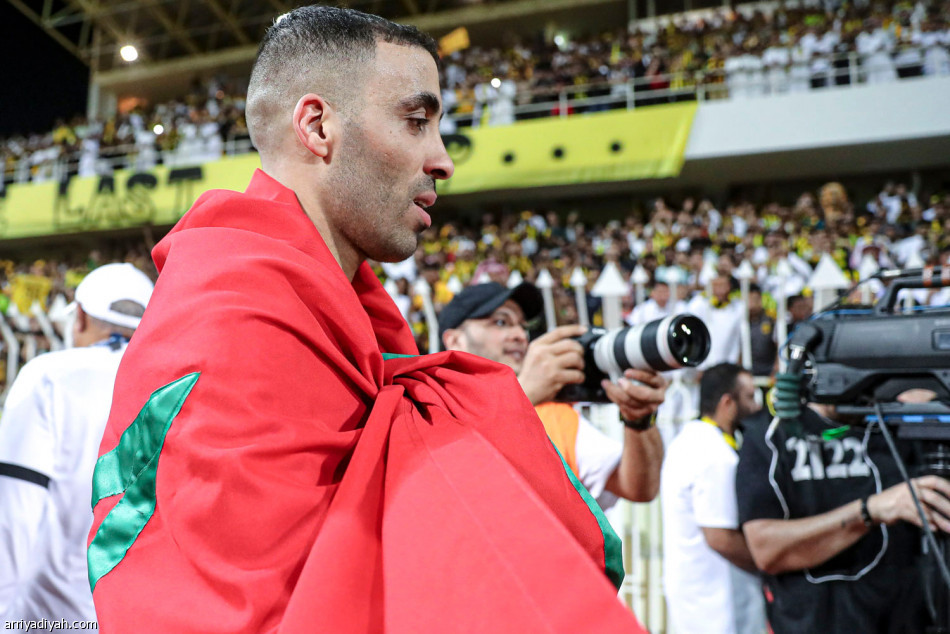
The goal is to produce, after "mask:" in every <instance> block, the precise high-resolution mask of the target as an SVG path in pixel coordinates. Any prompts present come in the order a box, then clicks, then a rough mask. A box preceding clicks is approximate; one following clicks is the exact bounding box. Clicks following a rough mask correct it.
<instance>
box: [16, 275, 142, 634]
mask: <svg viewBox="0 0 950 634" xmlns="http://www.w3.org/2000/svg"><path fill="white" fill-rule="evenodd" d="M151 294H152V282H151V280H150V279H149V278H148V277H147V276H146V275H145V274H144V273H142V272H141V271H139V270H138V269H136V268H135V267H134V266H132V265H131V264H107V265H105V266H102V267H99V268H97V269H95V270H94V271H92V272H91V273H90V274H89V275H87V276H86V278H85V279H84V280H83V281H82V283H81V284H80V285H79V287H78V288H77V289H76V301H75V302H74V304H73V305H72V306H71V308H72V309H73V310H74V311H75V322H74V325H73V343H74V345H75V346H76V347H75V348H72V349H68V350H62V351H59V352H51V353H49V354H44V355H41V356H39V357H36V358H35V359H33V360H32V361H30V362H29V363H27V364H26V365H25V366H24V367H23V369H22V370H21V371H20V373H19V375H18V376H17V378H16V381H15V382H14V383H13V386H12V387H11V389H10V393H9V395H8V396H7V400H6V404H5V406H4V409H3V415H2V418H0V620H5V621H6V622H8V623H9V622H13V627H14V628H17V627H24V628H25V627H26V625H25V622H26V621H30V620H33V621H40V620H41V619H44V618H45V619H47V620H49V621H57V620H61V619H65V620H67V621H82V620H85V621H94V620H95V618H96V613H95V608H94V607H93V603H92V593H91V592H90V590H89V579H88V573H87V569H86V538H87V536H88V534H89V528H90V526H91V525H92V519H93V516H92V508H91V503H90V500H91V499H92V472H93V469H94V468H95V464H96V458H97V456H98V454H99V443H100V441H101V439H102V433H103V429H104V427H105V424H106V420H107V419H108V417H109V407H110V405H111V403H112V387H113V384H114V383H115V376H116V372H117V371H118V368H119V361H120V360H121V358H122V355H123V353H124V352H125V348H126V344H127V343H128V341H129V338H130V337H131V336H132V333H133V332H134V331H135V329H136V328H137V327H138V325H139V322H140V321H141V319H142V314H143V313H144V312H145V306H146V305H147V304H148V300H149V298H150V297H151ZM21 619H22V620H23V621H21Z"/></svg>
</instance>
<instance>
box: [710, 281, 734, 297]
mask: <svg viewBox="0 0 950 634" xmlns="http://www.w3.org/2000/svg"><path fill="white" fill-rule="evenodd" d="M731 289H732V285H731V284H730V283H729V278H728V277H724V276H719V277H717V278H714V279H713V281H712V292H713V295H715V296H716V298H717V299H718V300H719V301H720V302H724V301H726V300H727V299H729V291H730V290H731Z"/></svg>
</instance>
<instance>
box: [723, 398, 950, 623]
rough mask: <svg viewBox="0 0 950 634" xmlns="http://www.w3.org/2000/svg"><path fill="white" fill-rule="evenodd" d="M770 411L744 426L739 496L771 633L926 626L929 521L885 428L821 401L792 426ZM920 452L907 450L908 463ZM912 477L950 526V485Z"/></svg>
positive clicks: (931, 513) (932, 511) (936, 523)
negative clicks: (837, 419)
mask: <svg viewBox="0 0 950 634" xmlns="http://www.w3.org/2000/svg"><path fill="white" fill-rule="evenodd" d="M768 412H769V410H763V412H762V413H761V414H760V415H759V416H756V417H753V419H750V420H749V421H747V423H746V425H745V428H746V433H745V436H744V442H743V445H742V450H741V452H740V455H739V465H738V469H737V472H736V491H737V496H738V505H739V520H740V523H741V525H742V530H743V532H744V533H745V536H746V541H747V543H748V546H749V550H750V552H751V554H752V558H753V560H754V561H755V564H756V567H758V568H759V570H760V571H762V573H763V580H764V591H765V597H766V604H767V606H766V609H767V613H768V617H769V622H770V625H771V627H772V630H773V631H774V632H775V634H784V633H786V632H842V633H848V634H851V633H853V632H862V633H874V632H921V631H923V628H924V626H925V623H926V622H927V621H928V620H929V618H928V613H927V610H926V605H925V602H924V596H925V593H924V591H923V584H922V580H921V574H920V567H919V563H920V562H919V558H918V556H919V550H920V548H919V544H920V539H921V537H920V532H919V531H918V529H917V528H915V526H914V525H917V526H919V525H920V520H919V517H918V515H917V511H916V509H915V507H914V504H913V500H912V498H911V495H910V491H909V489H908V487H907V485H906V484H905V483H903V482H902V481H901V478H900V474H899V471H898V468H897V465H896V464H895V462H894V459H893V457H892V456H891V454H890V452H889V451H888V449H887V445H886V443H885V441H884V439H883V437H882V435H881V434H880V432H875V431H873V428H871V427H846V426H845V427H841V426H840V424H838V423H834V422H832V421H831V420H829V419H828V418H826V417H825V415H832V414H833V411H832V410H831V409H830V408H826V407H824V406H820V405H810V406H808V407H803V413H802V415H801V417H800V418H799V419H798V420H797V421H792V422H785V421H783V422H781V423H777V422H776V423H772V422H771V419H772V416H774V410H772V411H771V414H770V413H768ZM912 450H913V447H912V446H909V445H904V446H901V451H902V452H903V453H904V454H905V456H906V457H904V460H905V461H907V462H909V464H913V461H911V460H908V459H909V458H910V457H911V456H912ZM913 482H914V487H915V489H916V491H917V494H918V496H919V498H920V500H921V502H922V504H923V506H924V509H925V511H926V514H927V516H928V522H929V524H930V525H931V527H933V528H934V529H936V530H939V531H941V532H950V521H948V520H947V519H946V518H947V517H950V500H948V499H947V498H946V497H945V496H950V483H948V482H947V481H945V480H943V479H941V478H939V477H936V476H924V477H918V478H914V479H913Z"/></svg>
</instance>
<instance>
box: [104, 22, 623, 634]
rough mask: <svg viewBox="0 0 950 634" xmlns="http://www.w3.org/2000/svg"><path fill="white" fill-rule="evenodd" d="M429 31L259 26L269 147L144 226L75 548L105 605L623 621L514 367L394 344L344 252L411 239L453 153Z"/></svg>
mask: <svg viewBox="0 0 950 634" xmlns="http://www.w3.org/2000/svg"><path fill="white" fill-rule="evenodd" d="M435 51H436V49H435V45H434V42H433V41H432V40H431V39H430V38H428V37H427V36H425V35H422V34H421V33H419V32H418V31H416V30H415V29H414V28H411V27H405V26H400V25H396V24H393V23H390V22H387V21H385V20H382V19H380V18H377V17H374V16H369V15H366V14H362V13H359V12H356V11H351V10H344V9H335V8H330V7H317V6H314V7H305V8H301V9H297V10H295V11H293V12H291V13H289V14H286V15H285V16H283V17H282V18H280V19H278V21H277V22H276V23H275V24H274V26H273V27H271V29H270V30H269V31H268V32H267V34H266V35H265V37H264V41H263V43H262V44H261V48H260V52H259V54H258V59H257V61H256V63H255V66H254V69H253V71H252V75H251V82H250V86H249V89H248V102H247V119H248V127H249V129H250V131H251V135H252V139H253V141H254V144H255V145H256V146H257V148H258V150H259V151H260V155H261V162H262V167H263V171H258V172H257V173H256V174H255V176H254V178H253V180H252V182H251V184H250V186H249V188H248V189H247V191H246V192H245V193H243V194H240V193H235V192H225V191H214V192H209V193H207V194H205V195H204V196H202V197H201V198H200V199H199V200H198V201H197V202H196V203H195V205H194V207H193V208H192V209H191V210H190V211H189V212H188V214H186V215H185V217H184V218H182V220H181V222H179V224H178V225H177V226H176V227H175V229H174V230H173V231H172V232H171V233H170V234H169V235H168V236H167V237H166V238H165V239H164V240H163V241H162V242H161V243H160V244H159V245H158V246H157V247H156V248H155V251H154V253H153V256H154V259H155V262H156V265H157V266H158V268H159V270H160V273H161V274H160V277H159V281H158V283H157V285H156V288H155V293H154V295H153V299H152V303H151V305H150V307H149V309H148V311H147V312H146V314H145V317H144V318H143V321H142V324H141V326H140V328H139V330H138V332H137V333H136V336H135V338H134V339H133V341H132V342H131V344H130V346H129V349H128V352H127V354H126V356H125V358H124V360H123V362H122V365H121V367H120V369H119V374H118V378H117V381H116V388H115V398H114V401H113V407H112V412H111V415H110V420H109V424H108V426H107V429H106V433H105V435H104V437H103V441H102V447H101V449H100V458H99V461H98V463H97V466H96V472H95V477H94V482H93V505H94V510H95V522H94V524H93V527H92V531H91V533H90V542H89V554H88V558H89V581H90V584H91V586H92V587H93V598H94V600H95V603H96V610H97V614H98V617H99V625H100V629H101V630H102V631H104V632H120V633H124V632H131V631H135V632H162V633H166V632H176V633H189V632H195V633H199V632H200V633H202V634H212V633H218V632H220V633H224V632H228V633H233V632H254V633H259V632H289V633H303V632H334V633H344V634H345V633H350V632H352V633H375V632H396V633H401V632H406V633H409V632H413V633H416V632H461V631H471V632H476V631H477V632H539V631H546V632H560V631H565V632H566V631H589V632H613V631H624V632H637V631H642V630H641V629H640V627H639V625H638V624H637V622H636V619H635V618H634V617H633V616H632V615H631V614H630V613H629V612H628V611H627V610H626V608H624V607H623V606H622V604H621V603H620V602H619V601H618V600H617V598H616V594H615V593H616V590H615V585H618V584H619V582H620V580H621V579H622V569H621V567H620V563H619V554H620V548H619V540H618V539H617V537H616V535H614V534H613V533H612V531H611V530H610V528H609V525H607V523H606V521H605V520H604V518H603V515H602V514H600V512H599V509H597V507H596V504H595V503H594V502H593V500H591V499H590V498H589V496H587V497H586V498H585V497H583V496H582V495H581V493H580V492H579V491H580V490H581V489H582V488H583V487H581V486H580V485H579V483H578V482H577V481H576V480H575V479H572V478H571V477H570V476H569V474H568V473H567V472H566V470H565V469H564V468H563V463H562V461H561V459H560V457H559V456H558V454H557V452H556V451H555V449H554V448H553V446H552V445H551V443H550V442H549V441H548V440H547V438H546V436H545V432H544V429H543V427H542V426H541V424H540V422H539V421H538V419H537V416H536V415H535V414H534V412H533V410H532V409H531V405H530V403H529V402H528V400H527V398H526V397H525V396H524V393H523V392H522V391H521V389H520V387H519V386H518V383H517V380H516V378H515V376H514V374H513V373H512V372H511V370H509V369H508V368H506V367H504V366H502V365H499V364H495V363H492V362H488V361H484V360H481V359H478V358H476V357H473V356H470V355H466V354H462V353H443V354H437V355H428V356H425V357H420V356H414V355H415V354H416V350H415V345H414V341H413V337H412V334H411V332H410V331H409V329H408V326H407V325H406V323H405V321H403V320H402V318H401V317H400V315H399V313H398V310H397V309H396V307H395V306H394V305H393V303H392V301H391V300H390V299H389V296H388V295H387V294H386V292H385V291H384V290H383V288H382V286H381V285H380V284H379V282H378V281H377V280H376V278H375V277H374V275H373V273H372V271H371V270H370V268H369V266H368V265H367V264H366V263H365V260H366V259H367V258H372V259H376V260H381V261H396V260H400V259H404V258H406V257H408V256H409V255H411V254H412V253H413V252H414V250H415V248H416V244H417V235H418V233H419V232H420V231H422V230H423V229H424V228H425V227H427V226H428V225H429V224H430V219H429V216H428V214H427V213H426V211H425V208H426V207H429V206H430V205H431V204H433V203H434V202H435V198H436V196H435V181H436V180H439V179H446V178H449V177H450V176H451V174H452V171H453V166H452V162H451V160H450V159H449V157H448V155H447V154H446V152H445V148H444V146H443V144H442V141H441V138H440V136H439V133H438V119H439V115H440V111H441V103H440V101H439V83H438V73H437V57H436V52H435ZM611 582H613V584H614V586H612V585H611Z"/></svg>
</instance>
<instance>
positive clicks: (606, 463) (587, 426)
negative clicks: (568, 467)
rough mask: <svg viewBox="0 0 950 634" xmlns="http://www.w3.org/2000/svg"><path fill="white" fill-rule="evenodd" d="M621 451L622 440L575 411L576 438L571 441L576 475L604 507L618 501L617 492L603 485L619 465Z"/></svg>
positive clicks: (607, 507) (608, 506)
mask: <svg viewBox="0 0 950 634" xmlns="http://www.w3.org/2000/svg"><path fill="white" fill-rule="evenodd" d="M622 455H623V443H621V442H617V441H616V440H614V439H613V438H610V437H608V436H606V435H605V434H603V433H601V431H600V430H599V429H597V428H596V427H594V424H593V423H591V422H590V421H589V420H587V419H586V418H584V416H583V415H581V414H580V413H579V412H578V421H577V440H576V441H575V442H574V457H575V458H576V459H577V479H578V480H580V481H581V484H583V485H584V487H585V488H586V489H587V490H588V491H590V495H591V497H592V498H594V499H595V500H597V504H599V505H600V508H602V509H604V510H605V511H606V510H608V509H609V508H610V507H612V506H613V505H614V504H616V503H617V496H616V495H614V494H613V493H611V492H610V491H605V490H604V487H606V486H607V480H609V479H610V476H611V475H612V474H613V472H614V471H616V470H617V467H618V466H619V465H620V457H621V456H622Z"/></svg>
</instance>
